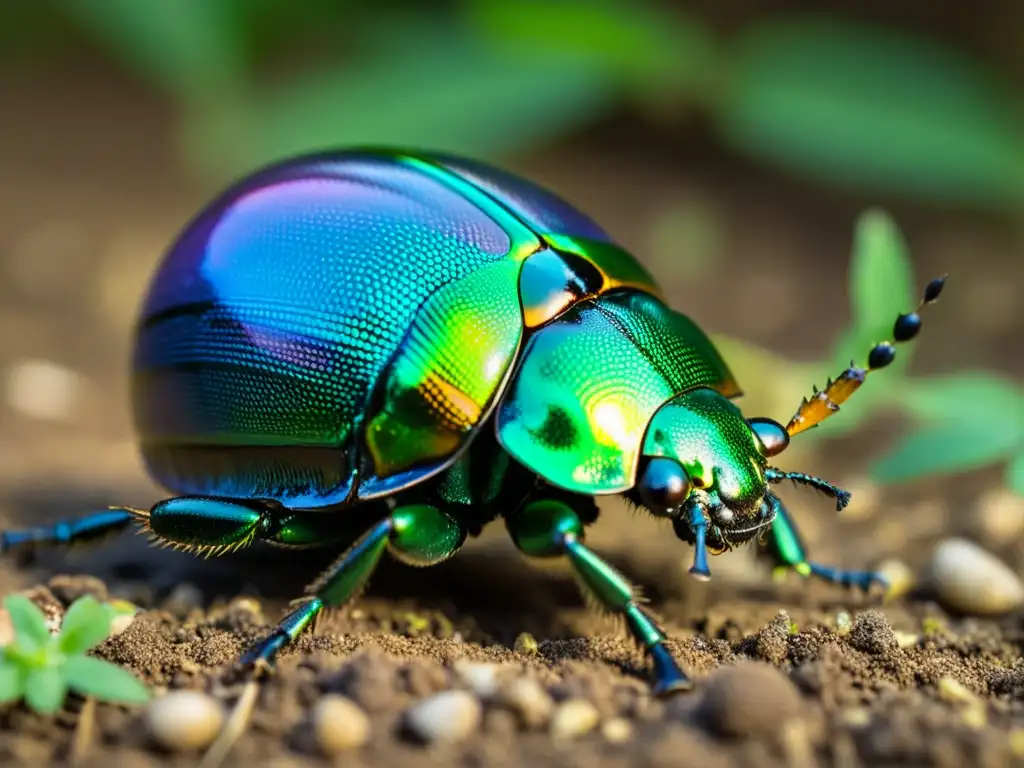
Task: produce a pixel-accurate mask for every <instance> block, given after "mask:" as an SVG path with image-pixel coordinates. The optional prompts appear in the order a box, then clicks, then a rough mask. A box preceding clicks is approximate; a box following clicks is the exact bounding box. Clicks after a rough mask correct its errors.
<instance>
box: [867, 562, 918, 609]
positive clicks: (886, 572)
mask: <svg viewBox="0 0 1024 768" xmlns="http://www.w3.org/2000/svg"><path fill="white" fill-rule="evenodd" d="M875 570H876V571H877V572H878V573H879V574H880V575H882V576H884V577H885V580H886V581H887V582H889V588H888V589H887V590H886V592H885V596H886V599H888V600H895V599H897V598H899V597H903V596H904V595H905V594H907V592H909V591H910V590H911V589H913V587H914V572H913V571H912V570H910V566H908V565H907V564H906V563H904V562H903V561H902V560H897V559H895V558H891V559H889V560H884V561H883V562H881V563H879V564H878V567H877V568H876V569H875Z"/></svg>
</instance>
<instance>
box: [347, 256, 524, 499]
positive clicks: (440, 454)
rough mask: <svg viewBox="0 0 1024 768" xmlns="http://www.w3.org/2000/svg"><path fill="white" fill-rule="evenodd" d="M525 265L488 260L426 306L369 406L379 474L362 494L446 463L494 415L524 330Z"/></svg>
mask: <svg viewBox="0 0 1024 768" xmlns="http://www.w3.org/2000/svg"><path fill="white" fill-rule="evenodd" d="M519 269H520V264H519V263H517V262H515V261H511V260H509V261H502V262H497V263H493V264H489V265H487V266H484V267H481V268H479V269H478V270H477V271H475V272H473V273H472V274H470V275H467V276H466V277H464V278H462V279H461V280H459V281H458V282H456V283H451V284H449V285H447V286H445V287H444V288H441V289H440V290H439V291H437V292H436V293H435V294H433V295H432V296H431V297H430V298H429V299H428V300H427V301H426V302H425V304H424V305H423V307H421V309H420V311H419V312H418V313H417V315H416V320H415V321H414V323H413V324H412V327H411V328H410V330H409V333H408V335H407V336H406V337H405V340H404V341H403V342H402V345H401V347H400V348H399V350H398V353H397V354H396V356H395V358H394V360H393V362H392V364H391V367H390V369H389V370H388V372H387V374H386V376H385V378H384V386H383V393H382V397H380V398H379V405H378V407H376V408H374V409H372V410H371V411H370V413H369V414H368V418H367V424H366V431H365V442H366V446H367V450H368V452H369V454H370V457H371V459H372V463H373V468H374V474H373V475H371V476H368V477H365V478H364V479H363V480H362V482H361V483H360V486H359V497H360V498H362V499H368V498H374V497H377V496H383V495H387V494H389V493H393V492H394V491H395V489H396V488H398V487H404V486H406V485H408V483H409V481H410V477H411V478H412V479H414V480H415V479H419V478H420V477H423V476H425V475H427V474H432V472H433V471H436V470H437V469H440V468H442V467H443V466H444V465H445V464H446V463H448V461H449V460H450V458H451V457H452V456H454V455H455V454H456V453H457V452H458V451H459V450H460V449H461V448H462V447H463V445H465V443H466V441H467V440H468V439H469V437H470V435H471V434H472V432H473V429H474V428H475V427H476V425H477V424H479V423H480V422H481V421H483V420H484V419H485V418H486V417H487V415H488V414H489V412H490V409H491V406H492V404H493V400H494V397H495V395H496V393H498V392H499V391H500V389H501V386H502V384H503V383H504V382H505V380H506V378H507V376H508V373H509V370H510V368H511V365H512V361H513V360H514V359H515V355H516V351H517V350H518V349H519V343H520V340H521V338H522V334H523V318H522V310H521V308H520V304H519V292H518V287H517V278H518V273H519ZM432 467H433V469H432Z"/></svg>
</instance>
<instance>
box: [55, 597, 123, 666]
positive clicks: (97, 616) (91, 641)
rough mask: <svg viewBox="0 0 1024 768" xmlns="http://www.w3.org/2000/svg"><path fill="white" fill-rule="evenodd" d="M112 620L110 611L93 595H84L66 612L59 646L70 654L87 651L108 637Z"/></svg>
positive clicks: (59, 637) (65, 652) (62, 650)
mask: <svg viewBox="0 0 1024 768" xmlns="http://www.w3.org/2000/svg"><path fill="white" fill-rule="evenodd" d="M110 622H111V617H110V611H109V610H108V609H107V608H106V607H104V606H103V604H101V603H100V602H99V601H98V600H97V599H96V598H94V597H92V596H91V595H83V596H82V597H80V598H78V599H77V600H75V602H74V603H72V604H71V607H70V608H68V611H67V613H66V614H64V622H63V623H62V624H61V628H60V635H59V636H58V637H57V647H58V648H59V649H60V651H61V653H64V654H66V655H68V656H75V655H78V654H80V653H85V652H86V651H88V650H89V649H90V648H93V647H95V646H97V645H99V644H100V643H102V642H103V641H104V640H106V639H107V635H109V634H110Z"/></svg>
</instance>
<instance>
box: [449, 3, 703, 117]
mask: <svg viewBox="0 0 1024 768" xmlns="http://www.w3.org/2000/svg"><path fill="white" fill-rule="evenodd" d="M469 11H470V15H469V18H470V20H471V22H472V23H473V24H474V26H475V27H476V29H478V30H479V31H480V32H482V33H483V34H484V35H486V36H488V37H489V38H490V39H491V40H493V41H494V42H495V43H497V44H499V45H502V46H506V47H510V48H513V49H514V50H515V52H516V53H517V54H519V55H522V52H523V51H526V50H528V51H530V52H531V55H532V54H534V53H536V52H538V51H542V52H543V51H547V52H551V51H560V52H562V53H572V54H577V55H580V56H585V57H589V58H591V59H593V60H594V61H596V62H599V63H600V64H602V65H603V66H604V67H605V68H606V69H607V71H608V73H609V74H610V75H612V76H615V77H621V78H625V79H628V80H632V81H634V82H635V83H636V84H637V85H638V86H641V87H643V88H645V89H646V88H651V87H653V88H657V89H658V91H659V92H661V93H662V95H663V98H664V92H665V91H666V89H668V88H671V87H673V86H679V87H680V88H687V89H692V88H694V87H697V88H699V87H701V86H703V84H704V83H705V82H707V81H708V80H709V78H708V75H709V74H710V73H711V72H713V71H714V66H715V62H716V59H717V51H716V50H715V45H714V42H713V40H712V38H711V35H710V32H709V30H708V29H707V28H706V27H705V26H704V25H703V24H702V23H701V22H700V21H698V20H697V19H693V18H691V17H689V16H687V15H685V14H683V13H682V12H680V11H677V10H675V9H673V12H671V13H670V12H668V11H667V10H666V9H664V8H661V7H658V6H655V5H647V4H642V3H641V4H637V3H634V2H625V1H623V0H575V1H571V0H563V1H562V2H558V3H552V2H550V0H517V2H515V3H508V2H494V1H493V0H475V1H474V2H471V3H469Z"/></svg>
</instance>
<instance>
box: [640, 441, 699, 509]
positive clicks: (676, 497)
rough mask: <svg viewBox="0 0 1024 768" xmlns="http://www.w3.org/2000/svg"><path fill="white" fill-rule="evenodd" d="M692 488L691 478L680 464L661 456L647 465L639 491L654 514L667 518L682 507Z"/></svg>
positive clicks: (645, 504) (641, 499)
mask: <svg viewBox="0 0 1024 768" xmlns="http://www.w3.org/2000/svg"><path fill="white" fill-rule="evenodd" d="M690 487H691V486H690V476H689V475H687V474H686V470H685V469H683V468H682V467H681V466H680V465H679V462H677V461H673V460H672V459H666V458H663V457H660V456H659V457H656V458H653V459H651V460H650V461H649V462H648V463H647V468H646V469H645V470H644V473H643V475H642V476H641V477H640V483H639V486H638V488H637V490H638V491H639V493H640V501H641V502H642V503H643V505H644V506H645V507H647V509H648V510H650V512H651V513H652V514H654V515H661V516H666V515H668V514H670V513H671V512H672V511H673V510H675V509H678V508H679V507H680V506H682V504H683V502H684V501H686V498H687V497H688V496H689V495H690Z"/></svg>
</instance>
